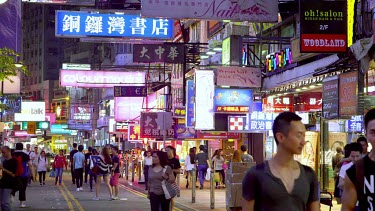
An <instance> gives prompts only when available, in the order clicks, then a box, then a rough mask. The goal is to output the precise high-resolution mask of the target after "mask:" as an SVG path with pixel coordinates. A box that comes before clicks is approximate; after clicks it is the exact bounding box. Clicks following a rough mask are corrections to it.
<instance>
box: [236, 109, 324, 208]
mask: <svg viewBox="0 0 375 211" xmlns="http://www.w3.org/2000/svg"><path fill="white" fill-rule="evenodd" d="M301 120H302V119H301V117H299V116H298V115H297V114H295V113H293V112H283V113H281V114H279V115H278V116H277V117H276V119H275V120H274V123H273V126H272V131H273V136H274V138H275V142H276V144H277V153H276V155H275V156H274V157H273V158H272V159H271V160H269V161H265V162H263V163H260V164H258V165H256V166H254V167H252V168H250V169H249V170H248V171H247V172H246V174H245V176H244V178H243V181H242V197H243V200H242V210H243V211H253V210H259V211H262V210H272V211H285V210H306V211H319V210H320V204H319V191H320V190H319V182H318V179H317V176H316V174H315V172H314V170H313V169H312V168H311V167H309V166H305V165H302V164H300V163H299V162H297V161H296V160H294V155H296V154H297V155H300V154H301V153H302V150H303V147H304V146H305V144H306V141H305V132H306V129H305V125H304V124H303V123H302V122H301Z"/></svg>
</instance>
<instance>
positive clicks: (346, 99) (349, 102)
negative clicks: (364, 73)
mask: <svg viewBox="0 0 375 211" xmlns="http://www.w3.org/2000/svg"><path fill="white" fill-rule="evenodd" d="M357 86H358V72H351V73H346V74H341V75H340V88H339V90H340V94H339V99H340V101H339V108H340V111H339V114H340V116H348V115H356V114H357V102H358V87H357Z"/></svg>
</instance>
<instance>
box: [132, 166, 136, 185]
mask: <svg viewBox="0 0 375 211" xmlns="http://www.w3.org/2000/svg"><path fill="white" fill-rule="evenodd" d="M134 164H135V162H132V182H134V176H135V175H134V174H135V172H134V171H135V168H134Z"/></svg>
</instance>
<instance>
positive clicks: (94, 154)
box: [89, 148, 99, 192]
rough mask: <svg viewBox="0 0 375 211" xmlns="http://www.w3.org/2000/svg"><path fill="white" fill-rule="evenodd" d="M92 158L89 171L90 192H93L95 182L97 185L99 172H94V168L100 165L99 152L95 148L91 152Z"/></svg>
mask: <svg viewBox="0 0 375 211" xmlns="http://www.w3.org/2000/svg"><path fill="white" fill-rule="evenodd" d="M91 153H92V154H91V156H90V158H89V159H90V169H89V181H90V182H89V183H90V192H92V191H93V190H92V184H93V181H95V184H96V174H97V173H98V172H95V173H94V172H93V168H94V166H95V165H97V163H98V161H97V160H98V157H99V153H98V151H97V150H96V149H95V148H94V149H92V150H91Z"/></svg>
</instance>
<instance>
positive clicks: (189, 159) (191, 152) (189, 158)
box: [185, 148, 196, 188]
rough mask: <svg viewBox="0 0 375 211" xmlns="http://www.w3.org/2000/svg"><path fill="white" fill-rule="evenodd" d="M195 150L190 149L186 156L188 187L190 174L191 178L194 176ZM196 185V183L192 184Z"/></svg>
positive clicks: (187, 185) (187, 186)
mask: <svg viewBox="0 0 375 211" xmlns="http://www.w3.org/2000/svg"><path fill="white" fill-rule="evenodd" d="M194 161H195V150H194V149H193V148H190V149H189V154H188V155H187V156H186V158H185V170H186V188H189V175H190V180H191V178H192V175H193V173H192V171H193V169H196V168H195V162H194ZM192 185H195V184H192Z"/></svg>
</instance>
